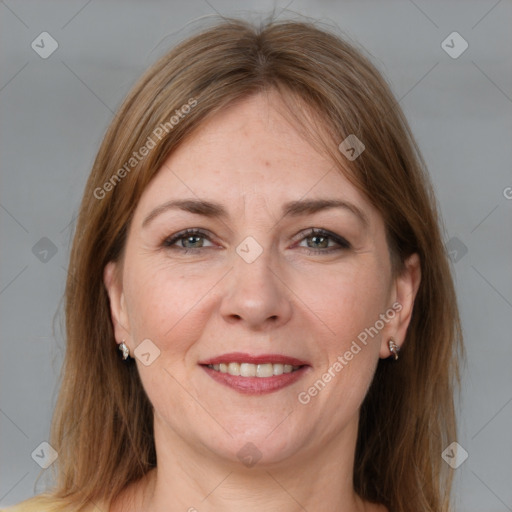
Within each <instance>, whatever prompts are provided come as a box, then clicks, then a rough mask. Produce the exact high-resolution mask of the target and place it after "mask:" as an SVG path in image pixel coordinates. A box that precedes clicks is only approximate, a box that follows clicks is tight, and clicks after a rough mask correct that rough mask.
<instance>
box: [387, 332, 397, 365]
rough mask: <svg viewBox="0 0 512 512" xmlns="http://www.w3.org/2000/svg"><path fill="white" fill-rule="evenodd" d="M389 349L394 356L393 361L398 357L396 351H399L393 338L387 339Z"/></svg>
mask: <svg viewBox="0 0 512 512" xmlns="http://www.w3.org/2000/svg"><path fill="white" fill-rule="evenodd" d="M388 347H389V351H390V352H391V353H392V354H393V355H394V356H395V361H396V360H397V359H398V352H400V347H399V346H398V345H397V344H396V343H395V342H394V341H393V338H390V340H389V341H388Z"/></svg>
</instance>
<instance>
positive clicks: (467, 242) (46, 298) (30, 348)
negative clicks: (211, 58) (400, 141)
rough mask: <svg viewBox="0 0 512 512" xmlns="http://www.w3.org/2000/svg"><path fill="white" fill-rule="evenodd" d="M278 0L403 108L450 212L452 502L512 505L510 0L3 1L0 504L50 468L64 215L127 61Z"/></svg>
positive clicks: (265, 9)
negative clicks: (46, 450)
mask: <svg viewBox="0 0 512 512" xmlns="http://www.w3.org/2000/svg"><path fill="white" fill-rule="evenodd" d="M285 7H287V10H285V11H284V12H283V13H282V14H280V16H279V17H290V16H293V15H294V14H301V15H306V16H311V17H313V18H315V19H320V20H323V21H324V22H326V23H328V24H329V25H331V26H337V27H339V29H340V30H341V31H343V32H344V33H345V35H346V36H349V37H350V38H353V39H354V40H355V41H357V42H358V43H360V44H361V45H362V46H363V47H365V48H366V49H367V51H368V52H369V53H370V54H371V55H372V56H373V61H374V63H375V64H376V65H377V66H378V67H379V69H380V70H381V71H382V72H383V73H384V74H385V76H386V77H387V78H388V80H389V81H390V82H391V84H392V87H393V90H394V92H395V94H396V96H397V98H399V99H400V105H401V106H402V108H403V109H404V111H405V114H406V116H407V117H408V119H409V121H410V123H411V126H412V129H413V132H414V133H415V135H416V138H417V140H418V142H419V144H420V147H421V149H422V151H423V154H424V156H425V158H426V161H427V164H428V166H429V169H430V172H431V175H432V179H433V181H434V184H435V188H436V191H437V195H438V199H439V203H440V207H441V211H442V214H443V217H444V223H445V227H446V234H445V239H446V242H447V244H448V248H449V249H450V250H451V251H452V257H453V260H454V261H453V266H454V270H455V276H456V284H457V291H458V296H459V300H460V308H461V313H462V319H463V325H464V332H465V342H466V347H467V351H468V365H467V368H466V370H465V372H464V386H463V394H462V400H461V402H460V404H459V411H460V413H459V422H460V432H459V436H458V439H457V441H458V442H459V443H460V444H461V446H463V447H464V449H465V450H466V451H467V452H468V454H469V457H468V459H467V460H466V461H465V462H464V463H463V464H462V465H460V467H459V468H458V469H456V470H455V474H456V488H455V495H456V504H457V510H459V511H467V512H471V511H482V510H486V511H488V512H491V511H495V512H505V511H510V510H512V486H511V485H510V482H511V477H512V439H511V435H510V432H512V428H511V425H512V371H511V362H512V358H511V352H512V349H511V343H510V341H511V336H510V327H511V322H510V318H511V312H512V270H511V266H510V255H511V254H512V230H511V218H512V199H510V197H512V189H507V187H512V174H511V170H510V164H511V161H512V158H511V157H512V155H511V153H512V144H511V142H512V115H511V114H512V65H511V64H512V31H511V30H510V27H511V26H512V3H511V2H510V1H505V0H501V1H495V0H485V1H484V0H479V1H475V0H473V1H457V2H455V1H452V2H446V1H437V0H436V1H428V2H427V1H426V0H415V1H412V0H403V1H401V0H395V1H359V2H356V1H340V2H334V1H333V0H321V1H315V2H308V1H303V0H295V1H291V2H290V1H289V0H287V1H286V2H277V3H276V2H272V1H270V0H266V1H262V0H259V1H249V0H245V1H242V2H235V1H233V0H209V1H208V2H207V1H205V0H190V1H187V2H183V3H181V2H164V1H150V2H142V1H139V2H135V1H123V2H121V1H102V2H101V1H99V0H92V1H84V0H80V1H75V0H71V1H69V0H68V1H61V2H53V1H27V0H5V1H0V38H1V42H0V48H1V51H0V59H1V75H0V109H1V110H0V130H1V132H0V154H1V157H2V160H1V188H0V233H1V251H2V252H1V255H2V256H1V267H0V315H1V323H0V325H1V342H2V344H1V358H0V365H1V380H0V382H1V384H0V385H1V387H0V506H6V505H10V504H13V503H16V502H18V501H20V500H22V499H24V498H27V497H29V496H31V495H33V494H34V493H35V492H40V491H41V490H42V485H43V484H44V475H43V479H42V480H41V481H40V483H39V485H38V486H37V487H36V488H35V487H34V482H35V479H36V477H37V476H38V474H39V472H40V467H39V466H38V465H37V464H36V463H35V462H34V460H33V459H32V457H31V453H32V452H33V451H34V450H35V449H36V447H38V445H39V444H40V443H41V442H42V441H45V440H47V438H48V431H49V424H50V418H51V412H52V409H53V406H54V403H55V398H56V393H57V387H56V382H57V376H58V373H59V370H60V365H61V362H62V357H63V349H64V335H63V330H62V328H61V325H62V320H63V318H62V301H61V298H62V293H63V290H64V283H65V278H66V268H67V264H68V262H67V260H68V254H69V246H70V240H71V236H72V231H73V226H74V217H75V215H76V212H77V208H78V205H79V201H80V198H81V194H82V191H83V187H84V184H85V181H86V178H87V175H88V172H89V170H90V167H91V165H92V162H93V159H94V156H95V153H96V151H97V149H98V146H99V144H100V141H101V138H102V136H103V133H104V131H105V129H106V127H107V125H108V123H109V121H110V119H111V118H112V115H113V112H114V111H115V109H116V108H117V106H118V105H119V104H120V101H121V100H122V98H123V97H124V95H125V94H126V93H127V92H128V90H129V88H130V87H131V85H133V83H134V81H135V80H136V78H137V77H138V76H139V75H140V74H141V73H142V72H143V71H144V70H145V69H146V68H147V67H148V66H149V65H150V64H151V63H152V62H154V61H155V60H156V59H157V58H158V57H159V56H160V55H162V54H163V53H164V52H165V51H166V50H167V49H168V48H170V47H171V46H172V45H173V44H175V43H176V42H177V41H179V40H181V39H182V38H183V37H186V36H187V35H188V34H189V33H190V31H191V29H192V28H194V27H197V26H198V24H197V23H194V20H197V19H198V18H201V17H203V16H211V15H213V14H216V13H220V14H222V15H229V16H233V15H240V16H249V17H250V19H259V18H260V17H261V13H264V14H268V13H270V12H271V11H272V10H273V9H275V12H276V13H279V12H280V11H281V9H283V8H285ZM258 13H260V14H258ZM43 31H47V32H49V33H50V34H51V36H52V37H53V38H55V40H56V41H57V42H58V45H59V47H58V49H57V50H56V51H55V53H53V54H52V55H51V56H50V57H49V58H47V59H42V58H41V57H40V56H39V55H38V54H37V53H36V52H35V51H34V50H33V49H32V48H31V43H32V41H34V40H35V39H36V38H37V36H38V35H39V34H40V33H41V32H43ZM453 31H457V32H459V33H460V34H461V35H462V36H463V38H464V39H465V40H466V41H467V42H468V44H469V47H468V49H467V50H466V51H465V52H464V53H463V54H462V55H461V56H460V57H458V58H457V59H453V58H451V57H450V56H449V55H448V54H447V53H446V52H445V51H444V50H443V49H442V47H441V42H442V41H443V40H444V39H445V38H446V37H447V36H448V35H449V34H450V33H452V32H453ZM507 191H509V192H510V193H508V192H507ZM506 196H508V197H509V199H507V197H506ZM43 237H47V238H48V239H49V240H51V243H52V244H53V246H54V247H52V245H51V244H48V242H47V241H42V242H39V245H37V246H36V248H35V249H33V247H34V246H35V245H36V243H38V241H40V239H41V238H43ZM45 248H46V249H48V250H50V252H48V253H44V252H43V251H42V249H45ZM52 249H53V251H54V252H55V250H56V253H55V254H53V255H52V252H51V250H52ZM466 250H467V252H465V251H466ZM45 258H46V259H47V260H48V261H46V262H45V261H44V259H45ZM41 259H43V261H41ZM91 449H94V448H93V447H91Z"/></svg>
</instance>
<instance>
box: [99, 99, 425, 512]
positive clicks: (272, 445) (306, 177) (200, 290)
mask: <svg viewBox="0 0 512 512" xmlns="http://www.w3.org/2000/svg"><path fill="white" fill-rule="evenodd" d="M282 105H283V104H282V103H281V100H280V99H279V97H278V96H277V95H276V94H274V93H271V94H265V95H263V94H260V95H256V96H252V97H250V98H248V99H246V100H243V101H242V102H240V103H238V104H235V105H232V106H230V107H229V108H228V109H225V110H223V111H222V112H221V113H218V114H217V115H216V116H215V117H213V118H212V119H211V120H210V121H208V122H207V123H205V124H204V125H203V126H201V128H200V129H199V130H198V131H197V132H195V134H194V135H193V136H192V137H190V138H189V139H188V140H187V141H186V142H185V143H184V144H183V145H182V146H180V148H179V149H178V150H177V151H175V152H174V153H173V154H172V155H171V156H170V157H169V158H168V160H167V161H166V162H165V164H164V165H163V166H162V168H161V169H160V170H159V172H158V174H157V175H156V177H155V179H154V180H153V181H152V182H151V183H150V184H149V185H148V187H147V188H146V190H145V191H144V193H143V195H142V197H141V199H140V202H139V204H138V205H137V207H136V210H135V213H134V217H133V221H132V223H131V226H130V229H129V234H128V237H127V243H126V250H125V253H124V255H123V259H122V260H121V261H119V262H111V263H109V264H108V265H107V266H106V268H105V274H104V282H105V285H106V288H107V290H108V293H109V297H110V301H111V314H112V321H113V324H114V326H115V335H116V339H117V341H118V343H120V342H121V341H122V340H125V343H126V344H127V345H128V347H129V348H130V354H131V356H132V357H133V356H134V350H135V348H136V347H137V345H138V344H139V343H140V342H141V341H142V340H145V339H150V340H151V341H152V342H153V343H154V344H155V345H156V346H157V347H158V349H159V350H160V355H159V357H157V358H156V359H155V360H154V361H153V362H152V363H151V364H150V365H149V366H145V365H143V364H142V363H141V362H140V361H139V360H138V359H136V362H137V367H138V371H139V374H140V377H141V380H142V383H143V386H144V388H145V390H146V393H147V395H148V397H149V399H150V401H151V403H152V404H153V407H154V414H155V416H154V419H155V421H154V434H155V443H156V450H157V458H158V467H157V468H156V469H154V470H152V471H150V472H149V473H148V474H147V475H146V477H145V478H143V479H142V480H141V481H139V482H137V483H135V484H132V485H131V486H129V487H128V488H127V489H126V491H125V492H124V493H123V494H122V495H121V497H120V498H119V499H118V500H116V501H115V502H114V503H113V504H112V508H111V510H113V511H118V510H119V511H120V510H123V511H131V510H134V511H135V510H137V511H150V510H151V511H152V512H155V511H156V512H159V511H164V510H165V511H167V512H168V511H182V512H183V511H187V510H189V511H193V510H197V511H199V512H203V511H219V510H222V511H225V512H231V511H240V510H244V511H246V512H251V511H258V512H260V511H261V510H276V511H277V510H279V511H281V512H287V511H290V512H291V511H297V510H308V511H311V512H313V511H318V510H337V511H340V512H356V511H363V510H366V511H372V510H373V511H385V510H386V509H385V508H384V507H383V506H378V505H374V504H371V503H368V502H363V500H361V499H360V498H359V497H358V496H357V495H356V494H355V492H354V490H353V486H352V472H353V462H354V453H355V444H356V437H357V427H358V421H359V409H360V406H361V403H362V401H363V399H364V397H365V395H366V392H367V390H368V387H369V385H370V383H371V381H372V378H373V375H374V372H375V369H376V365H377V363H378V360H379V358H388V357H390V355H391V354H390V352H389V348H388V345H387V342H388V340H389V338H390V337H392V338H393V339H394V340H395V342H396V343H397V344H398V345H402V343H403V340H404V338H405V334H406V329H407V326H408V324H409V320H410V317H411V313H412V306H413V302H414V297H415V294H416V291H417V289H418V285H419V282H420V271H419V260H418V257H417V255H413V256H411V257H410V258H409V259H408V260H407V261H406V265H405V270H404V271H403V272H402V273H401V274H400V275H399V276H397V277H394V276H393V275H392V272H391V263H390V257H389V252H388V247H387V242H386V237H385V228H384V223H383V220H382V217H381V215H380V214H379V212H378V211H377V210H376V209H375V208H374V207H373V206H372V205H371V204H370V202H369V201H368V200H366V199H365V198H364V197H363V196H362V195H361V194H360V193H359V192H358V191H357V190H356V189H355V188H354V187H353V186H352V185H351V184H350V183H349V182H348V181H347V179H346V178H345V177H344V176H343V175H341V173H339V172H338V171H337V170H336V169H335V168H334V167H333V164H332V162H330V161H329V160H328V159H327V158H326V157H325V156H324V155H321V154H319V153H318V152H317V151H316V150H314V149H313V148H312V147H311V146H310V144H309V143H308V141H307V140H305V139H304V138H303V136H301V135H300V134H299V133H298V132H297V131H296V130H295V129H294V127H293V126H292V125H291V124H290V122H289V121H287V119H286V118H285V117H284V116H283V115H282V113H280V112H282ZM127 179H129V178H127ZM228 184H229V185H228ZM185 198H190V199H202V200H208V201H212V202H218V203H220V204H221V205H222V206H223V207H224V208H225V209H226V210H227V214H228V216H227V217H226V218H225V219H219V218H209V217H206V216H203V215H198V214H194V213H190V212H185V211H182V210H178V209H170V210H167V211H164V212H161V213H160V214H158V215H156V216H154V218H153V219H151V220H150V221H149V222H148V223H147V225H146V226H145V227H142V224H143V221H144V219H145V218H146V217H147V216H148V215H149V214H150V213H151V212H152V211H153V210H154V209H155V208H156V207H158V206H160V205H162V204H164V203H166V202H167V201H170V200H174V199H185ZM318 198H331V199H333V198H334V199H339V200H343V201H345V202H347V203H350V204H351V205H354V206H356V207H357V208H358V209H360V210H361V211H362V212H363V214H364V215H365V216H366V218H367V221H368V225H367V226H365V225H364V224H363V223H362V222H361V221H360V220H359V218H358V217H357V216H356V215H355V214H354V213H352V212H351V211H350V210H349V209H347V208H330V209H325V210H322V211H319V212H316V213H313V214H311V213H308V214H304V215H302V216H299V217H282V213H281V208H282V205H283V204H284V203H286V202H288V201H294V200H299V199H300V200H303V199H318ZM187 228H201V229H202V230H204V231H206V233H207V236H206V237H204V236H201V235H199V237H198V238H195V237H193V238H192V240H190V239H188V236H190V235H186V236H185V237H184V238H181V239H180V240H178V241H177V242H176V243H175V244H174V246H173V247H174V248H172V247H165V246H164V245H163V243H162V242H163V241H164V240H165V239H166V238H167V239H168V238H169V237H170V235H173V234H175V233H177V232H179V231H181V230H183V229H187ZM309 228H323V229H325V230H328V231H330V232H332V233H334V234H336V235H338V236H340V237H343V238H345V239H346V240H347V241H348V242H349V243H350V247H349V248H345V247H342V246H340V245H338V243H337V242H336V241H335V240H334V239H329V238H327V239H325V238H322V237H321V236H320V237H315V235H311V234H310V233H308V232H307V230H308V229H309ZM248 236H251V237H253V238H254V239H255V240H256V241H257V242H258V244H259V245H260V246H261V247H262V249H263V252H262V254H261V255H260V256H259V257H258V258H257V259H256V260H255V261H254V262H252V263H247V262H246V261H244V259H242V258H241V257H240V256H239V255H238V254H237V252H236V248H237V246H238V245H239V244H240V243H241V242H242V241H243V240H244V239H245V238H246V237H248ZM185 247H187V248H191V247H192V248H194V247H195V251H190V252H189V253H187V254H185ZM330 248H338V250H334V251H332V252H326V251H328V249H330ZM308 250H309V251H315V250H316V251H317V252H311V253H308ZM321 251H324V252H323V253H322V252H321ZM396 301H398V302H399V303H400V304H401V305H402V309H401V311H400V312H399V313H397V314H396V315H395V316H394V318H393V319H391V320H389V321H388V322H387V323H385V326H384V328H383V329H382V330H381V331H380V332H379V334H378V335H377V336H374V337H373V338H369V342H368V344H367V345H366V346H362V350H361V351H360V352H359V353H357V355H355V356H354V357H353V359H352V360H351V361H349V362H348V364H347V365H346V366H344V367H343V369H342V370H341V371H338V372H334V373H335V375H336V377H334V378H332V380H331V381H330V382H329V383H327V384H326V386H325V388H324V389H322V390H321V391H320V392H319V393H318V394H317V395H316V396H314V397H312V398H311V401H310V402H309V403H308V404H306V405H303V404H301V403H300V402H299V401H298V398H297V397H298V394H299V393H300V392H301V391H307V389H308V388H309V387H310V386H312V385H313V383H314V382H315V381H317V380H318V379H319V378H321V376H322V375H323V374H324V373H325V372H326V371H327V370H328V368H329V367H331V366H332V365H333V363H334V362H335V361H336V360H337V357H338V356H343V354H344V353H345V352H346V351H347V350H348V349H349V348H350V346H351V343H352V342H353V340H356V339H357V336H358V334H359V333H361V332H362V331H364V329H365V328H367V327H370V326H374V324H375V322H376V320H378V319H379V315H380V314H383V313H385V312H386V310H388V309H389V308H390V307H391V305H392V304H393V303H394V302H396ZM234 351H240V352H247V353H250V354H263V353H279V354H285V355H289V356H292V357H297V358H299V359H302V360H306V361H308V363H309V365H310V368H309V369H308V371H307V373H306V374H305V375H304V376H303V377H302V378H301V379H300V380H299V381H297V382H295V383H294V384H292V385H290V386H288V387H285V388H284V389H281V390H278V391H275V392H273V393H269V394H264V395H256V396H249V395H245V394H241V393H238V392H237V391H235V390H233V389H231V388H228V387H226V386H223V385H222V384H219V383H217V382H215V381H214V380H213V379H212V378H211V377H210V376H209V375H208V374H207V373H206V372H205V371H204V370H203V369H202V368H201V367H200V366H199V365H198V362H199V361H201V360H205V359H206V358H209V357H213V356H217V355H221V354H224V353H227V352H234ZM390 364H400V363H399V362H397V363H394V362H392V361H390ZM249 442H250V443H252V444H253V445H255V446H256V447H257V449H258V450H259V452H260V453H261V459H260V460H259V461H258V462H257V463H256V465H254V466H252V467H246V466H245V465H244V464H243V463H242V462H241V461H240V460H239V458H238V456H237V452H238V451H239V450H240V449H241V448H242V447H244V446H245V445H246V444H247V443H249ZM301 507H303V508H301Z"/></svg>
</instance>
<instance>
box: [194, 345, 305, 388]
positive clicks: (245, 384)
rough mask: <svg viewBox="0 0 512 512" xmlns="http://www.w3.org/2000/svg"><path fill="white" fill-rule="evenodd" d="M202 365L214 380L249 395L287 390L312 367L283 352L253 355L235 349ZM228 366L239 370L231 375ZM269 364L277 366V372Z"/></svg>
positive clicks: (207, 360) (275, 367) (201, 363)
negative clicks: (227, 370)
mask: <svg viewBox="0 0 512 512" xmlns="http://www.w3.org/2000/svg"><path fill="white" fill-rule="evenodd" d="M199 364H200V365H201V368H203V370H204V371H205V372H206V373H207V374H208V375H209V376H210V377H211V378H212V379H213V380H215V381H217V382H218V383H220V384H223V385H224V386H227V387H230V388H231V389H234V390H235V391H237V392H239V393H243V394H249V395H261V394H266V393H272V392H275V391H278V390H280V389H283V388H285V387H287V386H290V385H291V384H293V383H294V382H297V380H299V379H301V378H302V377H303V376H304V375H305V374H306V373H308V372H309V371H310V370H311V367H310V365H309V364H308V363H307V361H303V360H301V359H297V358H295V357H289V356H284V355H282V354H260V355H251V354H246V353H243V352H231V353H229V354H223V355H221V356H217V357H213V358H210V359H205V360H203V361H201V362H200V363H199ZM226 365H228V366H229V367H232V366H233V367H235V370H237V371H235V372H231V374H230V373H229V372H225V370H226ZM244 367H245V368H244ZM256 367H257V368H256ZM269 367H270V368H271V369H273V372H272V373H273V374H272V373H271V372H270V371H269ZM230 370H231V368H230ZM251 370H252V372H251ZM239 371H240V374H239ZM233 373H234V374H233Z"/></svg>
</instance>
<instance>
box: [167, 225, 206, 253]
mask: <svg viewBox="0 0 512 512" xmlns="http://www.w3.org/2000/svg"><path fill="white" fill-rule="evenodd" d="M205 240H207V241H208V242H209V243H210V244H211V245H209V246H208V245H206V246H205V245H204V241H205ZM162 246H164V247H167V248H173V249H174V248H176V249H183V250H185V253H187V252H188V251H193V250H195V249H202V248H203V247H213V244H212V243H211V241H210V239H209V238H208V235H207V233H205V232H204V231H202V230H200V229H185V230H184V231H180V232H179V233H175V234H174V235H171V236H170V237H168V238H166V239H165V240H164V241H163V242H162Z"/></svg>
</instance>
